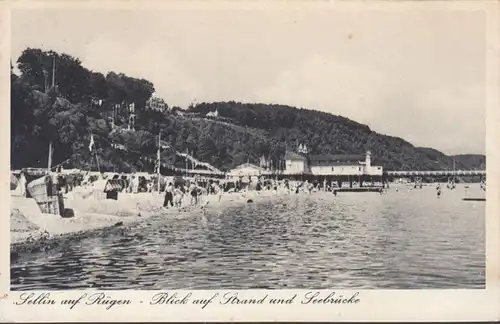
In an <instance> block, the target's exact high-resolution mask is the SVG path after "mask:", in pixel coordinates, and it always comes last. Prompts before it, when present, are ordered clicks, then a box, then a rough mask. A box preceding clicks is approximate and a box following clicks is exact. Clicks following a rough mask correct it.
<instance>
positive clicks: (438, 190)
mask: <svg viewBox="0 0 500 324" xmlns="http://www.w3.org/2000/svg"><path fill="white" fill-rule="evenodd" d="M436 192H437V197H438V198H440V197H441V185H440V184H438V185H437V187H436Z"/></svg>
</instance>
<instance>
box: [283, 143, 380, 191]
mask: <svg viewBox="0 0 500 324" xmlns="http://www.w3.org/2000/svg"><path fill="white" fill-rule="evenodd" d="M303 147H304V146H302V145H301V146H300V147H299V148H300V150H298V151H300V152H292V151H287V152H286V154H285V170H284V171H283V175H284V176H285V177H290V178H301V179H309V180H320V181H335V182H337V183H338V185H339V186H341V185H342V183H343V182H348V183H349V185H350V186H351V187H352V185H353V182H354V183H357V184H359V186H363V183H367V182H370V183H373V182H374V181H376V182H382V178H383V172H384V171H383V167H382V166H374V165H372V163H371V159H372V155H371V152H370V151H368V152H366V154H364V155H363V154H356V155H345V154H344V155H332V154H319V155H311V154H307V153H304V152H307V151H304V150H303Z"/></svg>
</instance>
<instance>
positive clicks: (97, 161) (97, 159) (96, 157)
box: [94, 150, 101, 173]
mask: <svg viewBox="0 0 500 324" xmlns="http://www.w3.org/2000/svg"><path fill="white" fill-rule="evenodd" d="M94 154H95V162H96V163H97V171H98V172H99V173H101V167H100V166H99V157H98V156H97V150H94Z"/></svg>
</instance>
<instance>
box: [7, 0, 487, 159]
mask: <svg viewBox="0 0 500 324" xmlns="http://www.w3.org/2000/svg"><path fill="white" fill-rule="evenodd" d="M11 19H12V38H11V41H12V46H11V55H12V60H13V61H14V62H15V61H16V60H17V58H18V57H19V55H20V54H21V52H22V51H23V50H24V49H25V48H27V47H34V48H42V49H46V50H49V49H51V50H54V51H57V52H64V53H67V54H69V55H72V56H75V57H78V58H79V59H80V60H81V61H82V63H83V65H84V66H85V67H86V68H88V69H91V70H94V71H98V72H102V73H107V72H109V71H115V72H123V73H125V74H127V75H129V76H132V77H137V78H145V79H147V80H149V81H151V82H153V83H154V85H155V89H156V95H157V96H159V97H162V98H163V99H165V101H166V102H167V103H168V104H169V106H180V107H182V108H186V107H187V106H188V105H189V104H190V103H192V102H193V103H196V102H213V101H229V100H234V101H240V102H261V103H277V104H286V105H291V106H296V107H303V108H306V109H314V110H320V111H325V112H329V113H332V114H335V115H341V116H344V117H347V118H349V119H352V120H355V121H357V122H360V123H363V124H367V125H368V126H369V127H370V128H371V129H372V130H374V131H376V132H378V133H382V134H387V135H391V136H397V137H401V138H403V139H405V140H407V141H409V142H411V143H412V144H413V145H415V146H425V147H432V148H435V149H438V150H440V151H442V152H444V153H446V154H461V153H477V154H484V153H485V65H486V62H485V55H486V54H485V53H486V51H485V50H486V48H485V20H484V19H485V17H484V15H483V13H481V12H471V11H468V12H466V11H454V12H451V11H437V10H432V11H430V10H427V11H416V10H413V11H398V12H394V11H392V12H391V11H380V10H377V11H374V10H370V11H368V10H365V11H362V12H360V11H357V12H354V11H338V10H337V11H334V10H333V9H332V10H316V9H312V8H309V9H308V10H292V9H283V8H282V10H277V9H269V10H257V9H252V10H234V9H233V10H182V9H176V10H160V9H156V10H149V9H148V10H146V9H144V10H142V11H137V10H136V11H131V10H103V9H100V10H97V9H82V8H79V9H78V10H76V9H47V8H45V9H43V11H41V10H35V9H16V10H14V11H13V12H12V15H11Z"/></svg>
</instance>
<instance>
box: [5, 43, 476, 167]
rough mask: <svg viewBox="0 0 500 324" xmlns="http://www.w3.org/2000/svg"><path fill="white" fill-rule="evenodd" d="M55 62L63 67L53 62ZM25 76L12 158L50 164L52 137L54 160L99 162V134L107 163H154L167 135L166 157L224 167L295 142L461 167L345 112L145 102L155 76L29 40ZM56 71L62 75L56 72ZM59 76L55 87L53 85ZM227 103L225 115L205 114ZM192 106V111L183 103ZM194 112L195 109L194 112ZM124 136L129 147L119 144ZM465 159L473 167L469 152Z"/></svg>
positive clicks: (275, 153)
mask: <svg viewBox="0 0 500 324" xmlns="http://www.w3.org/2000/svg"><path fill="white" fill-rule="evenodd" d="M54 62H55V67H56V68H55V69H53V64H54ZM17 66H18V68H19V70H20V75H16V74H14V73H13V72H12V71H11V167H12V168H14V169H19V168H23V167H46V166H47V157H48V146H49V143H50V142H52V145H53V148H54V156H53V165H57V164H59V163H62V162H63V161H67V162H66V164H65V167H76V168H83V169H90V168H92V169H94V170H95V169H96V165H95V159H94V158H93V156H91V154H90V151H89V149H88V145H89V140H90V134H93V136H94V140H95V143H96V149H97V154H98V158H99V161H100V167H101V170H103V171H123V172H130V171H152V170H153V167H154V166H153V164H152V163H150V162H146V161H145V160H144V159H143V158H145V157H147V158H150V159H155V158H156V150H157V141H158V138H157V136H158V134H159V133H160V132H161V138H162V140H163V143H165V144H166V145H168V146H170V149H165V150H163V153H162V162H164V163H169V164H172V165H175V166H179V167H184V164H183V163H184V162H183V160H181V159H180V158H178V157H176V155H175V151H180V152H185V151H186V150H188V151H189V152H190V153H191V154H192V155H193V156H194V157H195V158H197V159H199V160H201V161H204V162H208V163H210V164H212V165H214V166H216V167H218V168H220V169H222V170H227V169H230V168H232V167H234V166H236V165H238V164H241V163H245V162H250V163H255V164H257V163H258V161H259V159H260V157H261V156H265V157H266V158H267V159H269V160H271V161H272V163H273V167H274V168H283V165H284V163H283V161H282V159H283V155H284V153H285V151H286V150H287V149H288V150H295V149H296V148H297V145H298V144H299V143H302V144H306V145H307V146H308V148H309V149H310V152H311V153H313V154H323V153H325V154H326V153H334V154H342V153H348V154H354V153H364V152H365V151H366V150H371V151H372V155H373V160H374V163H377V164H381V165H383V166H384V167H385V168H386V169H392V170H424V169H425V170H437V169H443V168H451V167H453V160H452V159H451V157H449V156H446V155H444V154H443V153H441V152H439V151H436V150H432V149H424V148H416V147H414V146H413V145H411V144H410V143H408V142H406V141H404V140H402V139H400V138H395V137H390V136H385V135H381V134H377V133H376V132H373V131H371V130H370V128H369V127H367V126H366V125H362V124H359V123H356V122H354V121H351V120H349V119H346V118H344V117H341V116H335V115H332V114H328V113H323V112H318V111H312V110H306V109H297V108H293V107H288V106H282V105H267V104H242V103H237V102H220V103H201V104H197V105H195V106H190V107H189V109H188V110H187V111H184V110H182V109H179V108H178V107H175V108H174V109H172V110H170V112H168V113H160V112H156V111H150V110H145V106H146V102H147V101H148V100H149V99H150V98H151V96H152V94H153V93H154V91H155V89H154V85H153V84H152V83H151V82H149V81H147V80H144V79H137V78H133V77H129V76H126V75H124V74H122V73H115V72H110V73H108V74H107V75H103V74H101V73H98V72H94V71H90V70H88V69H86V68H85V67H83V66H82V64H81V62H80V60H78V59H76V58H73V57H71V56H69V55H67V54H58V53H55V52H52V51H42V50H39V49H30V48H28V49H26V50H25V51H24V52H23V53H22V55H21V56H20V57H19V58H18V60H17ZM53 71H55V73H54V82H52V81H53V80H52V79H53ZM53 85H54V86H53ZM131 104H134V106H135V113H136V115H137V119H136V124H135V131H126V130H121V131H112V129H111V123H110V120H111V116H113V112H115V117H116V118H115V119H114V121H115V124H116V125H118V126H126V125H127V122H128V118H129V114H130V111H129V109H128V107H129V106H130V105H131ZM215 110H217V111H218V112H219V116H220V117H219V118H215V119H213V118H211V119H208V118H204V117H203V116H204V115H205V114H206V113H208V112H210V111H215ZM178 111H180V112H188V113H192V114H187V115H186V114H185V115H184V116H182V115H181V114H178V113H177V112H178ZM188 115H189V116H188ZM117 144H120V147H121V149H118V148H116V145H117ZM456 163H457V164H456V167H457V168H467V166H466V165H464V164H463V163H462V162H461V160H459V161H457V162H456Z"/></svg>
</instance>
